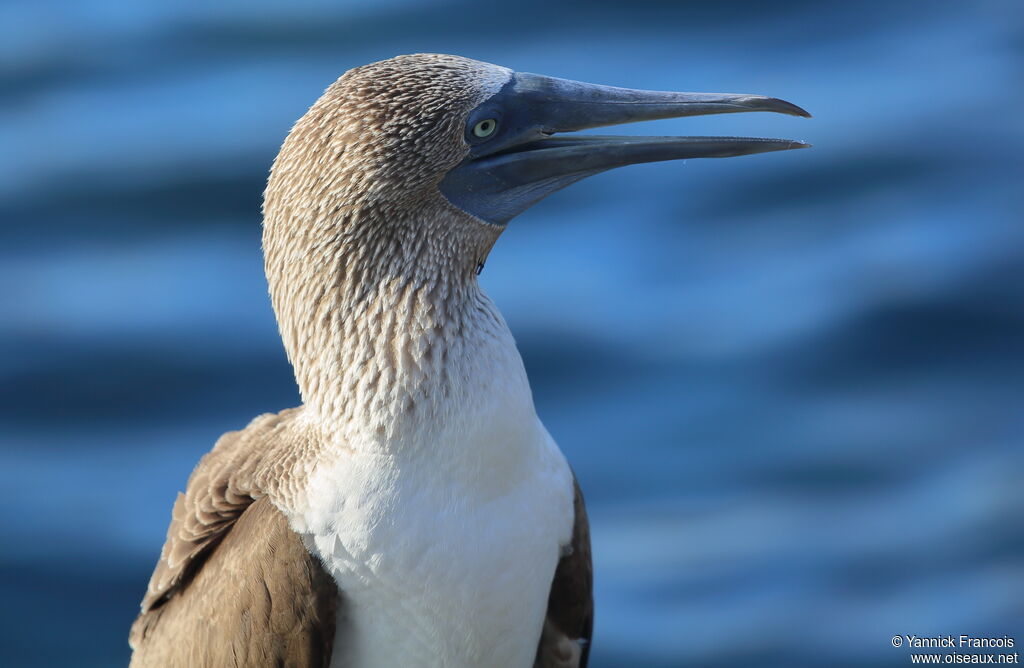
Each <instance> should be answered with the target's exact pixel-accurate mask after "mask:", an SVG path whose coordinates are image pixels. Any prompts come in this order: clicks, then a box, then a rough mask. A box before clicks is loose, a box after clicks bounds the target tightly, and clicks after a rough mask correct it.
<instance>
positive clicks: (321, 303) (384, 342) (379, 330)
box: [264, 179, 499, 429]
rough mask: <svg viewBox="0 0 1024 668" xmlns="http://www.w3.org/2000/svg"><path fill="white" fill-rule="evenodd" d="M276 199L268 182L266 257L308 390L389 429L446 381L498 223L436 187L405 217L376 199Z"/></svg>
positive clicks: (328, 409) (316, 402)
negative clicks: (338, 206) (304, 204)
mask: <svg viewBox="0 0 1024 668" xmlns="http://www.w3.org/2000/svg"><path fill="white" fill-rule="evenodd" d="M271 182H272V183H273V179H272V181H271ZM431 200H433V201H431ZM279 204H283V203H281V202H278V201H277V198H276V197H274V196H273V195H272V193H271V191H270V190H269V189H268V196H267V206H266V212H265V223H264V225H265V227H264V250H265V255H266V262H265V265H266V273H267V279H268V282H269V284H270V294H271V299H272V303H273V306H274V311H275V313H276V314H277V318H278V323H279V326H280V330H281V336H282V339H283V340H284V345H285V349H286V351H287V353H288V358H289V360H290V361H291V363H292V366H293V367H294V370H295V377H296V380H297V382H298V385H299V389H300V391H301V393H302V398H303V401H304V402H305V403H306V404H307V405H308V406H310V407H312V408H313V409H315V410H316V411H317V412H318V413H319V414H321V415H322V416H324V417H332V418H335V419H336V420H339V421H344V422H350V421H352V420H353V419H355V418H356V417H358V418H359V419H366V418H369V419H372V420H373V421H375V422H376V423H378V425H379V426H380V427H381V428H384V429H387V428H389V425H392V424H394V422H395V420H394V419H393V418H394V417H395V416H396V414H397V413H401V412H407V411H409V410H411V409H413V408H414V407H415V406H416V404H417V402H418V401H419V399H421V398H422V397H420V395H421V394H424V393H426V392H427V391H428V388H430V387H436V386H437V385H438V384H439V383H440V382H441V381H442V380H443V374H444V367H443V363H444V361H445V359H446V357H447V354H448V350H449V348H450V346H451V344H452V342H453V340H454V339H456V338H457V337H460V336H461V335H462V333H463V328H464V327H465V326H466V325H467V322H468V320H471V319H473V318H474V317H476V316H477V315H478V314H477V313H476V311H477V310H478V306H479V302H480V300H482V299H484V298H483V297H482V295H481V294H480V291H479V287H478V285H477V280H476V273H477V268H478V266H479V265H480V264H481V263H482V262H483V261H484V259H485V258H486V256H487V253H488V252H489V250H490V248H491V246H492V245H493V243H494V241H495V239H496V238H497V235H498V233H499V230H497V229H491V228H489V227H487V226H484V225H481V224H480V222H479V221H476V220H474V219H471V218H469V217H468V216H466V215H465V214H462V213H461V212H458V211H456V210H454V209H453V208H452V207H451V205H449V204H448V203H447V202H446V201H444V200H443V198H441V196H440V195H437V196H436V197H434V198H429V197H425V198H424V200H423V202H422V203H421V205H420V206H418V207H416V208H415V209H413V211H415V212H416V215H415V216H409V217H405V218H386V216H387V215H388V212H387V211H383V210H379V209H375V208H364V209H355V210H353V209H348V210H345V211H338V212H337V213H333V215H332V211H333V210H332V209H327V210H326V211H325V210H323V209H322V208H321V209H317V213H318V214H319V215H315V216H310V215H305V216H303V215H301V212H306V213H307V214H308V212H309V210H308V209H302V208H299V209H298V210H296V208H294V207H288V206H280V207H279V206H278V205H279ZM392 215H393V214H392Z"/></svg>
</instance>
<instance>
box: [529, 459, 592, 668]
mask: <svg viewBox="0 0 1024 668" xmlns="http://www.w3.org/2000/svg"><path fill="white" fill-rule="evenodd" d="M573 486H574V488H575V491H576V498H575V501H574V502H573V509H574V511H575V514H576V519H575V523H574V525H573V532H572V550H571V552H570V553H569V554H567V555H566V556H564V557H562V559H561V561H559V562H558V568H557V569H555V578H554V580H553V581H552V583H551V594H550V595H549V596H548V614H547V619H546V620H545V621H544V631H543V633H542V634H541V638H540V645H539V646H538V648H537V660H536V662H535V663H534V668H585V667H586V665H587V660H588V659H589V657H590V641H591V637H592V635H593V630H594V570H593V563H592V561H591V557H590V522H589V521H588V520H587V508H586V504H585V503H584V500H583V493H582V492H581V491H580V485H579V482H577V481H576V480H575V478H574V479H573Z"/></svg>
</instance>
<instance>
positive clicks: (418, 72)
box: [130, 54, 806, 668]
mask: <svg viewBox="0 0 1024 668" xmlns="http://www.w3.org/2000/svg"><path fill="white" fill-rule="evenodd" d="M757 110H761V111H780V112H782V113H790V114H795V115H806V112H803V110H800V109H799V108H798V107H794V106H793V105H790V104H789V103H785V102H782V101H780V100H775V99H774V98H763V97H759V96H744V95H706V94H686V93H649V92H644V91H630V90H625V89H611V88H605V87H597V86H591V85H588V84H579V83H576V82H566V81H564V80H557V79H550V78H547V77H540V76H538V75H528V74H518V73H514V72H512V71H511V70H507V69H505V68H500V67H497V66H493V65H488V64H486V63H480V62H477V61H473V60H469V59H465V58H459V57H456V56H444V55H435V54H419V55H415V56H400V57H397V58H393V59H390V60H387V61H382V62H380V63H373V64H371V65H367V66H364V67H360V68H356V69H354V70H351V71H349V72H347V73H346V74H344V75H343V76H342V77H341V78H340V79H339V80H338V81H337V82H335V83H334V84H333V85H331V86H330V87H329V88H328V89H327V90H326V91H325V93H324V94H323V96H322V97H321V98H320V99H319V100H318V101H317V102H316V103H315V104H314V105H313V106H312V107H311V108H310V109H309V111H308V112H307V113H306V114H305V115H304V116H303V117H302V118H301V119H300V120H299V121H298V122H297V123H296V124H295V126H294V127H293V128H292V130H291V132H290V133H289V135H288V137H287V138H286V140H285V142H284V144H283V146H282V148H281V151H280V153H279V154H278V157H277V159H276V160H275V162H274V166H273V168H272V170H271V175H270V179H269V181H268V184H267V189H266V192H265V200H264V235H263V248H264V253H265V267H266V274H267V279H268V283H269V286H270V295H271V300H272V303H273V307H274V311H275V314H276V316H277V319H278V323H279V326H280V331H281V337H282V340H283V342H284V346H285V350H286V352H287V354H288V359H289V361H290V362H291V364H292V366H293V367H294V370H295V377H296V381H297V383H298V386H299V390H300V392H301V395H302V400H303V405H302V406H300V407H298V408H294V409H289V410H286V411H283V412H281V413H279V414H276V415H264V416H262V417H259V418H257V419H256V420H254V421H253V422H252V423H251V424H250V425H249V426H248V427H246V428H245V429H244V430H242V431H239V432H232V433H229V434H226V435H224V436H223V437H222V438H221V439H220V440H219V441H218V442H217V444H216V445H215V447H214V449H213V450H212V451H211V452H210V453H209V454H207V455H206V456H205V457H203V459H202V460H201V461H200V463H199V465H198V466H197V467H196V469H195V471H194V472H193V474H192V476H191V478H190V480H189V483H188V487H187V489H186V491H185V493H184V494H183V495H179V497H178V500H177V502H176V503H175V505H174V511H173V516H172V521H171V525H170V527H169V529H168V533H167V542H166V544H165V545H164V548H163V550H162V552H161V555H160V560H159V562H158V564H157V567H156V569H155V571H154V573H153V577H152V580H151V582H150V585H149V589H148V590H147V593H146V596H145V598H144V599H143V603H142V613H141V615H140V616H139V618H138V619H137V620H136V622H135V624H134V626H133V627H132V631H131V636H130V642H131V645H132V647H133V649H134V654H133V657H132V665H133V666H136V667H144V666H172V667H173V666H189V667H192V666H195V667H204V666H209V667H214V666H216V667H220V666H236V667H239V668H240V667H242V666H264V665H280V666H331V667H332V668H340V667H341V666H347V667H349V668H364V667H365V666H371V665H372V666H381V665H446V666H483V665H520V666H527V665H529V664H531V663H532V664H533V665H534V666H536V667H538V668H579V667H581V666H585V665H586V663H587V657H588V654H589V648H590V639H591V633H592V626H593V597H592V567H591V555H590V531H589V525H588V522H587V515H586V510H585V508H584V504H583V497H582V495H581V493H580V491H579V486H578V485H577V484H576V481H575V476H574V475H573V474H572V472H571V470H570V469H569V467H568V464H567V463H566V462H565V459H564V457H563V456H562V455H561V452H560V451H558V449H557V446H555V444H554V442H553V441H552V440H551V437H550V436H549V435H548V434H547V431H546V430H545V429H544V428H543V426H542V425H541V424H540V422H539V420H538V419H537V417H536V414H535V411H534V408H533V400H532V395H531V394H530V391H529V386H528V383H527V381H526V377H525V371H524V370H523V367H522V362H521V360H520V358H519V355H518V352H517V351H516V349H515V345H514V342H513V340H512V337H511V333H510V332H509V331H508V328H507V326H506V325H505V323H504V320H503V319H502V318H501V315H500V313H498V311H497V309H496V307H495V306H494V304H493V303H492V302H491V301H490V300H489V299H488V298H487V297H486V295H484V294H483V292H482V290H481V289H480V286H479V284H478V282H477V278H476V276H477V273H478V271H479V269H480V268H481V267H482V265H483V262H484V260H485V259H486V257H487V255H488V253H489V252H490V250H491V248H492V246H493V245H494V243H495V241H496V240H497V238H498V236H499V235H500V234H501V232H502V231H503V229H504V224H505V223H506V222H507V221H508V220H509V219H510V218H511V217H513V216H514V215H516V214H517V213H519V212H521V211H522V210H524V209H525V208H527V207H528V206H530V205H532V204H533V203H535V202H536V201H538V200H539V199H541V198H542V197H544V196H545V195H547V194H550V193H551V192H554V191H555V190H557V189H559V188H562V187H565V186H566V185H569V184H570V183H573V182H575V181H577V180H579V179H580V178H584V177H586V176H589V175H591V174H594V173H598V172H600V171H604V170H606V169H610V168H612V167H617V166H621V165H625V164H630V163H634V162H649V161H653V160H668V159H676V158H682V157H721V156H727V155H740V154H746V153H755V152H763V151H770V150H783V149H787V148H799V147H801V146H803V145H802V144H799V143H797V142H789V141H786V140H757V139H743V138H674V139H666V138H658V139H651V140H647V139H643V138H633V139H629V140H621V139H618V138H606V137H600V138H590V139H566V138H557V139H548V136H549V135H550V134H553V133H555V132H564V131H569V130H574V129H582V128H586V127H596V126H599V125H608V124H612V123H621V122H628V121H631V120H643V119H649V118H666V117H671V116H681V115H690V114H696V113H722V112H729V111H757ZM492 135H493V136H492Z"/></svg>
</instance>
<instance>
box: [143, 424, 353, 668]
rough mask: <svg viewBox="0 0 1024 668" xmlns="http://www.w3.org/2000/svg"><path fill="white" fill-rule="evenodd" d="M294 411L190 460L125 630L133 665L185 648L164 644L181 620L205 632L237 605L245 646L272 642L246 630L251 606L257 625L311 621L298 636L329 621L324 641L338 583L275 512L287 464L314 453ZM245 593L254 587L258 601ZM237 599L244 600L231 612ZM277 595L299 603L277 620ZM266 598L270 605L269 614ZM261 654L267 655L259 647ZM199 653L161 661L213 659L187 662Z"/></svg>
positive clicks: (290, 470)
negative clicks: (137, 610)
mask: <svg viewBox="0 0 1024 668" xmlns="http://www.w3.org/2000/svg"><path fill="white" fill-rule="evenodd" d="M301 411H302V409H301V408H294V409H288V410H285V411H282V412H280V413H275V414H266V415H262V416H260V417H258V418H256V419H255V420H253V421H252V422H251V423H250V424H249V425H248V426H247V427H246V428H244V429H242V430H239V431H233V432H228V433H226V434H224V435H223V436H221V438H220V439H218V441H217V443H216V444H215V446H214V447H213V449H212V450H211V451H210V452H208V453H207V454H206V455H204V456H203V458H202V459H201V460H200V461H199V464H197V465H196V468H195V470H194V471H193V472H192V475H191V476H190V477H189V481H188V485H187V487H186V489H185V492H184V493H180V494H179V495H178V498H177V500H176V502H175V504H174V509H173V511H172V516H171V522H170V526H169V527H168V529H167V539H166V541H165V542H164V546H163V549H162V550H161V552H160V558H159V561H158V562H157V565H156V568H155V569H154V571H153V575H152V577H151V579H150V582H149V586H148V588H147V591H146V595H145V597H144V598H143V601H142V611H141V614H140V615H139V617H138V619H137V620H136V622H135V624H134V625H133V627H132V632H131V636H130V644H131V645H132V647H133V649H134V650H135V657H134V659H133V665H135V664H138V665H161V664H166V663H168V657H169V656H171V655H174V656H178V655H177V654H174V653H175V652H180V651H184V650H183V649H182V648H180V647H178V648H175V647H174V646H173V641H172V640H171V638H173V637H178V638H180V637H182V635H181V632H182V631H185V629H184V628H178V627H180V626H181V625H182V624H185V625H188V624H194V623H195V622H194V621H193V620H203V624H205V627H204V628H207V629H209V628H212V627H213V626H216V625H217V624H218V623H227V624H230V623H236V620H237V615H238V614H240V613H242V612H243V611H244V615H243V618H245V619H247V620H248V622H247V623H248V624H249V627H247V628H245V629H239V631H244V632H241V633H239V634H237V635H239V640H240V641H242V642H247V643H250V644H251V643H252V642H253V640H254V639H255V638H258V637H260V636H264V637H268V638H269V637H276V638H278V640H277V641H275V642H278V641H279V640H280V638H281V637H282V636H281V634H280V633H276V632H275V633H261V632H260V629H258V628H255V627H254V625H255V624H256V623H257V622H260V621H261V618H259V616H258V615H257V614H255V613H256V612H258V610H259V607H260V605H266V606H267V609H266V612H267V613H268V616H267V617H266V618H265V619H262V623H263V624H264V625H268V624H277V625H281V624H284V625H285V626H286V627H287V626H294V625H296V624H297V625H300V626H302V625H308V624H316V625H317V626H318V630H317V631H316V632H314V633H312V634H311V632H310V629H309V628H305V629H303V631H302V633H300V635H301V636H302V637H304V638H309V637H319V636H321V635H325V634H328V631H327V630H326V627H324V628H319V627H320V626H323V622H324V618H326V617H330V620H329V621H330V624H329V625H327V626H330V634H329V635H330V636H331V637H330V638H329V639H328V642H329V640H332V639H333V622H334V620H333V615H334V612H333V606H334V605H335V604H336V598H337V589H336V587H335V586H334V585H333V581H331V580H330V576H329V575H327V574H326V573H325V572H324V571H323V569H322V567H321V566H320V564H319V562H318V561H317V560H316V559H315V558H314V557H312V556H311V555H310V554H309V553H308V551H307V550H306V549H305V546H304V545H303V544H302V540H301V538H300V537H299V536H298V535H297V534H295V533H294V532H293V531H291V529H290V527H289V526H288V521H287V518H286V517H285V515H284V514H283V513H282V512H281V511H280V510H279V509H278V505H279V504H280V503H281V502H282V501H284V502H287V501H288V497H289V492H290V490H291V489H294V487H295V485H294V484H289V483H290V481H291V480H292V478H293V475H294V473H295V469H296V467H301V466H303V465H304V461H303V458H304V457H306V458H307V459H308V458H309V455H312V454H313V453H312V452H311V450H312V448H313V447H314V445H315V444H312V443H310V442H309V439H308V437H306V436H305V435H304V433H303V430H302V429H301V428H299V427H298V425H297V423H298V422H299V420H300V416H301ZM273 582H278V583H285V586H286V588H290V589H291V590H292V592H291V593H289V592H288V591H287V590H286V589H282V591H281V592H277V593H278V594H279V596H277V597H276V598H277V600H276V601H275V600H273V599H274V598H275V597H274V596H273V594H274V593H275V592H274V591H272V590H271V584H270V583H273ZM254 592H262V593H261V595H260V596H259V597H258V598H259V600H255V598H254V596H255V594H254ZM249 599H254V600H249ZM242 600H245V601H246V605H245V606H244V608H239V609H238V610H236V609H235V608H238V607H239V601H242ZM283 601H287V602H288V603H289V604H290V605H293V606H305V607H304V608H303V609H298V608H296V609H294V610H290V613H291V614H288V615H284V616H282V612H285V611H288V610H289V608H288V607H287V606H284V607H282V606H281V604H282V602H283ZM271 604H276V605H277V606H278V608H277V610H275V612H274V614H273V619H271V616H270V606H271ZM232 616H235V618H236V619H235V620H232V619H231V617H232ZM211 625H212V626H211ZM172 629H173V630H174V631H173V632H172ZM189 631H190V632H191V633H193V634H195V633H198V632H200V630H199V629H189ZM278 631H280V629H278ZM185 637H188V636H187V635H186V636H185ZM191 644H192V645H194V646H195V647H198V646H199V644H197V643H191ZM155 646H160V648H159V649H154V647H155ZM140 650H142V651H141V652H140ZM189 651H198V650H189ZM232 651H236V650H232ZM261 651H271V653H273V651H272V650H271V649H268V648H264V649H263V650H261ZM289 651H290V650H289ZM167 652H171V654H167ZM329 655H330V652H327V656H328V658H329ZM145 657H156V659H155V663H151V664H147V663H146V662H145V661H141V660H140V659H141V658H145ZM199 658H201V657H199V656H190V657H189V658H188V659H187V660H186V659H183V658H182V659H180V661H181V663H180V664H179V662H178V661H171V662H170V664H171V665H186V664H192V665H213V664H210V663H209V661H205V660H203V661H200V663H195V662H194V659H199Z"/></svg>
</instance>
